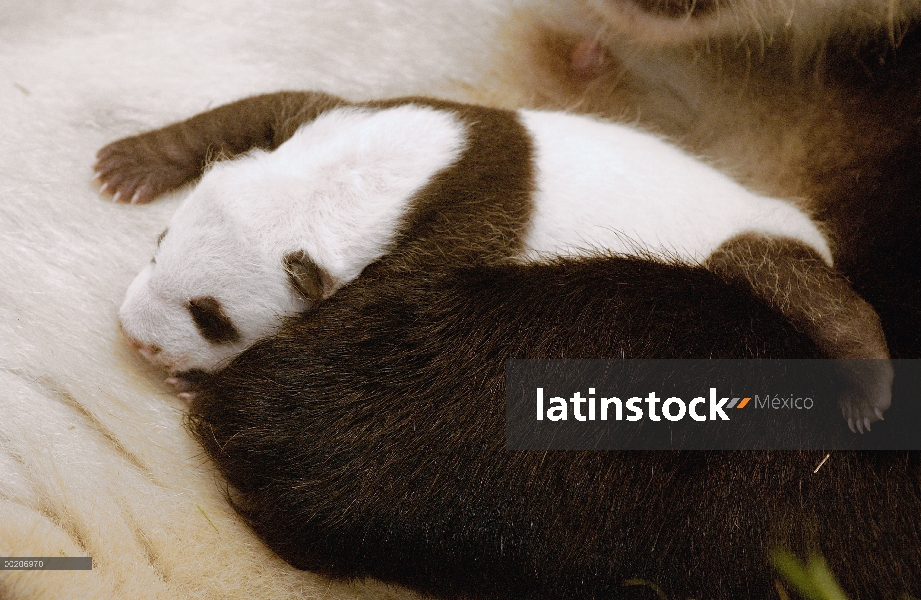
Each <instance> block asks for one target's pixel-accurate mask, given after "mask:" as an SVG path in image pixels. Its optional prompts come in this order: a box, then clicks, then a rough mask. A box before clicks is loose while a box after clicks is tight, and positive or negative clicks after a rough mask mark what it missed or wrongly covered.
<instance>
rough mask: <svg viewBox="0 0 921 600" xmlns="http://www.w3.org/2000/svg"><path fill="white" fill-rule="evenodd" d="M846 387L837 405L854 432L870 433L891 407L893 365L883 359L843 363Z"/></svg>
mask: <svg viewBox="0 0 921 600" xmlns="http://www.w3.org/2000/svg"><path fill="white" fill-rule="evenodd" d="M841 365H842V370H843V371H844V376H845V379H846V381H847V388H846V389H845V390H844V392H843V393H842V395H841V397H840V399H839V401H838V403H839V406H840V407H841V413H842V414H843V415H844V418H845V419H846V420H847V426H848V427H849V428H850V430H851V431H853V432H854V433H858V432H860V433H863V432H864V429H866V430H867V431H870V425H871V424H872V423H875V422H876V421H881V420H882V419H883V412H884V411H885V410H886V409H888V408H889V407H890V406H891V404H892V378H893V375H894V371H893V369H892V363H891V362H890V361H888V360H884V359H868V360H848V361H843V362H842V363H841Z"/></svg>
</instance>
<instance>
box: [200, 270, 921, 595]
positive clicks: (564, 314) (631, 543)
mask: <svg viewBox="0 0 921 600" xmlns="http://www.w3.org/2000/svg"><path fill="white" fill-rule="evenodd" d="M666 290H667V292H666ZM600 324H603V326H600ZM819 355H820V354H819V353H818V351H817V349H816V348H815V346H813V345H812V344H811V342H810V341H809V339H807V338H805V337H803V336H802V335H800V334H798V333H797V332H796V331H794V330H793V329H792V328H791V327H790V325H789V324H788V323H787V322H785V321H784V320H783V319H782V318H781V316H780V315H779V314H777V313H774V312H772V311H771V310H770V309H768V308H767V307H766V306H765V305H764V304H762V303H761V302H759V301H758V300H757V299H756V298H755V297H754V296H753V295H752V293H751V290H750V289H747V288H745V287H744V286H742V287H739V286H731V285H728V284H726V283H725V282H723V281H722V280H720V279H718V278H717V277H715V276H714V275H713V274H712V273H709V272H707V271H705V270H703V269H700V268H697V269H695V268H689V267H687V266H678V265H665V264H660V263H650V262H644V261H641V260H637V259H627V258H610V259H603V258H602V259H593V260H583V261H566V262H558V263H555V264H550V265H526V266H522V265H510V266H504V267H470V268H465V269H460V270H454V271H449V272H447V273H438V272H433V273H431V274H429V275H428V276H425V275H423V274H419V273H409V274H405V275H397V274H394V273H393V272H388V271H387V270H385V269H373V268H372V270H371V272H370V273H366V274H365V275H363V276H362V277H361V278H359V279H358V280H356V281H355V282H354V283H352V284H351V285H348V286H346V287H344V288H343V289H342V290H340V291H339V292H338V293H337V294H336V295H335V296H333V297H332V298H331V299H329V300H327V301H326V302H324V303H322V304H320V305H318V307H317V308H316V310H315V311H313V312H312V313H308V314H306V315H304V316H302V317H301V318H299V319H296V320H294V321H292V322H290V323H289V324H288V325H287V326H286V327H285V328H283V329H282V331H281V332H280V333H279V334H278V335H276V336H274V337H272V338H268V339H265V340H263V341H261V342H259V343H257V344H256V345H255V346H254V347H252V348H250V349H249V350H247V351H245V352H244V353H243V354H241V355H240V356H238V357H237V358H236V359H235V360H234V361H233V362H232V363H231V364H230V365H229V366H228V367H227V368H226V369H225V370H223V371H221V372H219V373H217V374H216V375H215V376H214V377H213V378H212V379H211V380H210V381H208V382H207V383H206V385H205V386H204V388H203V389H202V390H201V391H200V392H199V394H198V396H197V397H196V399H195V400H194V401H193V402H192V405H191V409H190V420H189V423H190V428H191V430H192V432H193V434H194V435H195V436H196V437H197V438H198V440H199V441H200V442H201V444H202V445H203V446H204V447H205V449H206V450H207V452H208V454H209V455H210V456H211V458H212V459H213V460H214V461H215V463H216V464H217V466H218V469H219V470H220V472H221V473H222V474H223V475H224V477H225V478H226V479H227V481H228V483H229V484H230V486H231V488H230V497H231V500H232V502H233V503H234V505H235V507H236V508H237V510H238V511H239V512H240V513H241V514H242V515H243V516H244V517H245V518H246V519H247V520H248V522H249V523H250V524H251V526H252V527H253V528H254V529H255V531H256V532H257V533H258V534H259V535H260V537H262V539H263V540H264V541H265V542H266V543H267V544H268V545H269V547H271V548H272V549H273V550H275V551H276V552H278V553H279V554H280V555H281V556H282V557H283V558H285V559H286V560H287V561H289V562H291V564H293V565H295V566H298V567H300V568H305V569H310V570H314V571H317V572H320V573H323V574H326V575H329V576H332V577H335V578H343V579H352V578H359V579H360V578H364V577H369V576H370V577H375V578H379V579H382V580H384V581H390V582H396V583H400V584H402V585H407V586H409V587H412V588H414V589H416V590H418V591H420V592H422V593H424V594H428V595H435V596H437V597H445V598H462V597H463V598H506V599H513V598H548V599H549V598H554V599H562V598H595V597H616V598H620V597H647V596H645V595H644V594H646V593H648V590H647V591H646V592H644V591H642V589H639V588H633V587H629V586H626V587H625V582H628V581H630V580H646V581H649V582H652V583H654V584H656V585H658V586H660V587H661V588H662V589H664V590H665V591H666V593H668V594H669V595H670V596H671V597H681V598H684V597H688V598H742V597H745V598H767V597H772V595H773V593H774V577H775V575H774V574H773V573H772V572H771V569H770V567H769V563H768V554H769V551H770V550H771V549H772V548H773V547H775V546H783V547H788V548H791V549H793V550H794V551H798V552H802V553H805V552H808V551H820V552H821V553H823V554H824V556H825V557H826V559H827V560H828V561H829V564H830V565H831V568H832V570H833V572H834V573H836V575H837V576H838V577H839V578H840V580H841V583H842V584H843V585H844V588H845V589H846V590H847V592H849V593H850V594H852V595H853V597H855V598H873V597H895V596H897V595H899V594H903V593H909V594H913V595H917V594H918V592H919V590H921V554H919V553H918V552H914V551H912V550H911V549H912V548H917V544H918V541H919V539H921V527H919V524H918V521H917V519H915V514H916V510H915V507H917V506H918V501H919V495H921V490H919V486H918V481H917V469H918V461H917V457H916V456H914V455H906V454H904V453H875V454H859V453H848V452H836V453H833V454H832V455H831V457H830V458H829V459H828V461H827V462H826V463H825V464H824V465H823V466H822V468H821V469H819V470H818V471H817V472H816V471H815V468H816V466H817V465H818V464H819V463H820V461H821V460H822V457H823V455H824V453H822V452H714V453H703V452H597V453H591V452H550V451H548V452H544V451H531V452H509V451H507V450H506V447H505V418H504V407H505V397H504V375H505V359H507V358H534V357H547V358H560V357H567V358H581V357H586V358H595V357H614V358H622V357H624V358H634V357H643V358H656V357H668V358H676V357H678V358H691V357H698V358H700V357H708V358H727V357H787V358H795V357H816V356H819ZM897 409H898V403H896V405H895V408H894V409H893V410H897ZM845 433H846V432H845ZM894 540H895V541H896V543H893V541H894Z"/></svg>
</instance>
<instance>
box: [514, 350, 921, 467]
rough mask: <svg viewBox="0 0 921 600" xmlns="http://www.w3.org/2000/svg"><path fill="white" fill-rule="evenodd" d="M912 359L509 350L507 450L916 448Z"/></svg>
mask: <svg viewBox="0 0 921 600" xmlns="http://www.w3.org/2000/svg"><path fill="white" fill-rule="evenodd" d="M918 396H921V360H892V361H884V360H510V361H508V362H507V363H506V401H507V403H506V443H507V446H508V448H509V449H510V450H795V449H804V450H807V449H808V450H921V402H919V401H917V400H916V399H917V398H918Z"/></svg>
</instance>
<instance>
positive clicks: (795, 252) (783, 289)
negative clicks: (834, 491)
mask: <svg viewBox="0 0 921 600" xmlns="http://www.w3.org/2000/svg"><path fill="white" fill-rule="evenodd" d="M706 266H707V267H708V268H709V269H710V270H712V271H714V272H715V273H717V274H719V275H720V276H722V277H723V278H725V279H744V280H745V281H747V282H748V284H749V285H750V286H751V287H752V288H753V289H754V290H755V292H756V293H757V294H758V295H760V296H761V297H762V298H764V299H765V300H767V302H768V303H769V304H770V305H771V306H773V307H774V308H776V309H777V310H779V311H780V312H781V313H783V314H784V315H785V316H786V317H787V318H788V319H790V321H791V322H792V323H793V324H794V325H795V326H796V327H797V328H798V329H799V330H800V331H802V332H804V333H806V334H807V335H809V337H811V338H812V339H813V340H814V341H815V343H816V345H817V346H818V347H819V348H820V349H821V350H822V351H823V352H825V353H826V354H827V355H828V356H830V357H833V358H836V359H845V360H847V362H846V363H841V365H842V372H843V374H844V377H845V380H846V382H847V384H848V387H847V389H846V390H845V391H844V393H843V395H842V396H841V398H840V400H839V403H840V406H841V412H842V413H843V414H844V418H845V419H847V423H848V426H849V427H850V428H851V431H855V429H856V430H859V431H860V432H861V433H863V430H864V429H865V428H866V429H867V430H868V431H869V429H870V423H873V422H874V421H878V420H880V419H882V418H883V411H884V410H886V409H887V408H889V405H890V403H891V389H892V377H893V370H892V364H891V363H890V362H889V360H888V359H889V351H888V348H887V346H886V339H885V336H884V334H883V329H882V324H881V323H880V320H879V317H878V316H877V314H876V312H875V311H874V310H873V308H872V307H871V306H870V305H869V304H868V303H867V302H866V301H865V300H864V299H863V298H861V297H860V296H858V295H857V293H856V292H855V291H854V290H853V289H851V286H850V284H848V282H847V281H846V280H845V279H844V277H843V276H842V275H840V274H839V273H838V272H836V271H835V270H834V269H833V268H831V267H829V266H828V265H827V264H826V263H825V262H824V261H823V260H822V259H821V257H819V255H818V254H817V253H816V252H815V251H814V250H812V249H811V248H809V247H808V246H806V245H804V244H802V243H801V242H798V241H795V240H792V239H787V238H776V237H769V236H763V235H757V234H744V235H740V236H737V237H735V238H733V239H731V240H729V241H727V242H726V243H724V244H723V245H722V246H720V247H719V248H718V249H717V250H716V252H714V253H713V254H711V255H710V257H709V258H708V259H707V261H706ZM853 359H868V360H859V361H858V360H853Z"/></svg>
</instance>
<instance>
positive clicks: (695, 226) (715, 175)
mask: <svg viewBox="0 0 921 600" xmlns="http://www.w3.org/2000/svg"><path fill="white" fill-rule="evenodd" d="M519 114H520V115H521V118H522V119H523V121H524V122H525V124H526V125H527V127H528V129H529V130H530V131H531V135H532V136H533V141H534V147H535V153H536V157H535V161H536V172H537V174H538V176H537V192H536V194H535V198H534V204H535V213H534V217H533V219H532V222H531V227H530V229H529V231H528V233H527V235H526V237H525V246H526V251H525V253H524V254H523V256H522V258H524V259H525V260H539V259H541V258H542V257H554V256H578V255H587V254H592V253H596V252H597V251H598V250H604V251H610V252H613V253H617V254H637V253H648V254H651V255H654V256H661V257H670V258H676V259H678V260H681V261H683V262H688V263H699V262H702V261H704V260H705V259H706V258H707V257H708V256H709V255H710V254H711V253H712V252H713V251H714V250H716V248H717V247H718V246H719V245H720V244H722V243H723V242H725V241H726V240H728V239H729V238H732V237H734V236H736V235H738V234H740V233H743V232H760V233H764V234H768V235H774V236H781V237H789V238H793V239H797V240H799V241H801V242H803V243H805V244H807V245H808V246H810V247H812V248H813V249H815V250H816V251H817V252H818V253H819V254H820V255H821V256H822V257H823V258H824V259H825V260H826V261H827V262H828V263H829V264H831V261H832V258H831V252H830V250H829V248H828V244H827V242H826V241H825V238H824V237H823V236H822V234H821V232H820V231H819V229H818V227H816V225H815V224H814V223H813V222H812V221H811V220H810V219H809V217H807V216H806V215H805V214H804V213H803V212H802V211H800V210H799V209H798V208H796V207H795V206H794V205H792V204H790V203H789V202H784V201H782V200H778V199H776V198H768V197H765V196H760V195H757V194H755V193H753V192H751V191H750V190H748V189H746V188H745V187H743V186H741V185H739V184H738V183H736V182H735V181H734V180H732V179H731V178H730V177H728V176H727V175H725V174H723V173H721V172H720V171H718V170H716V169H714V168H713V167H710V166H709V165H707V164H706V163H705V162H703V161H701V160H700V159H698V158H695V157H693V156H691V155H689V154H687V153H685V152H683V151H682V150H680V149H679V148H677V147H675V146H673V145H671V144H668V143H667V142H665V141H663V140H661V139H660V138H658V137H656V136H654V135H652V134H649V133H646V132H642V131H639V130H637V129H634V128H632V127H629V126H626V125H620V124H616V123H609V122H604V121H597V120H594V119H591V118H588V117H583V116H575V115H571V114H566V113H558V112H540V111H527V110H523V111H520V112H519Z"/></svg>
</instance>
